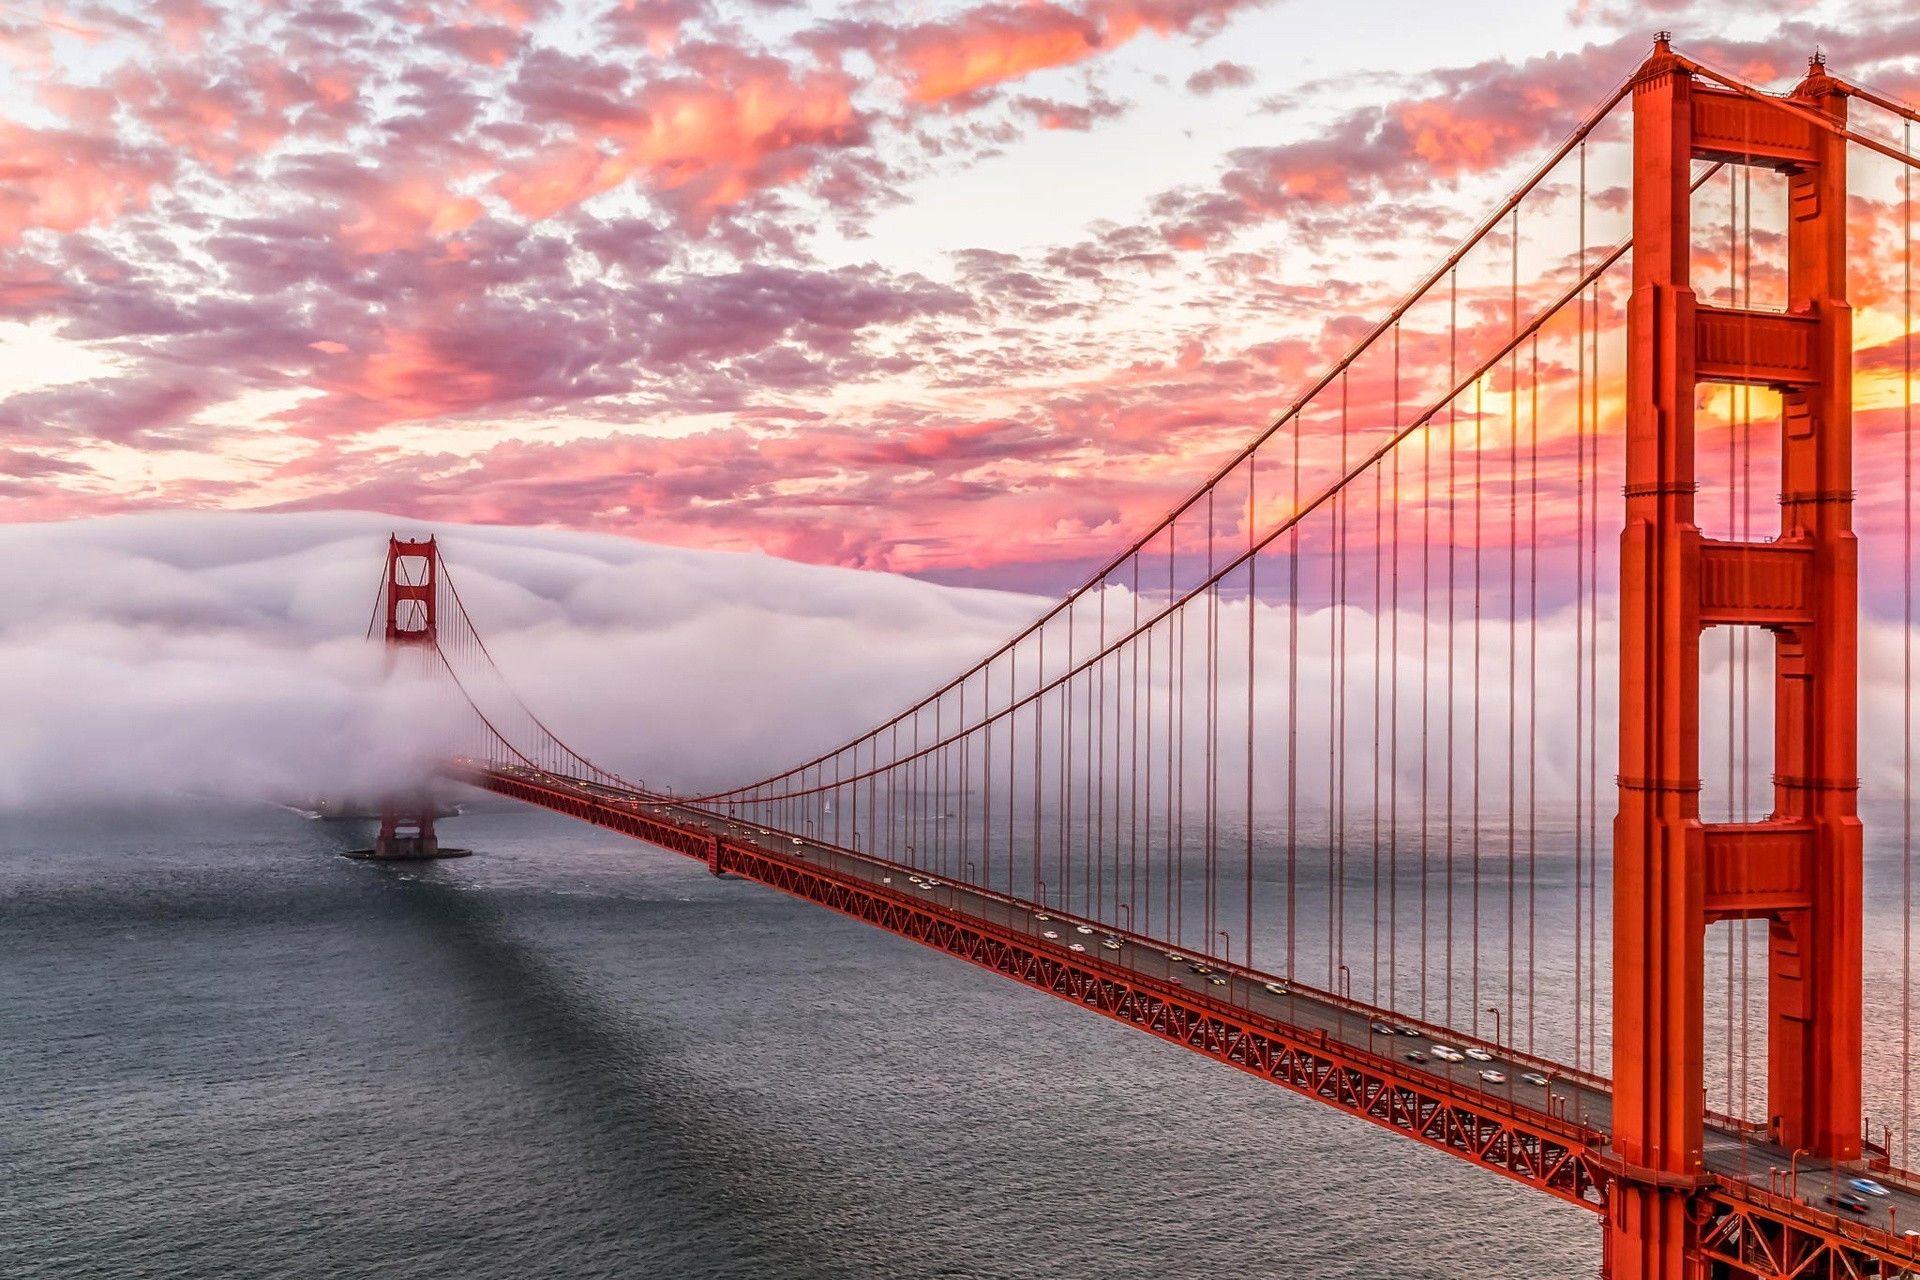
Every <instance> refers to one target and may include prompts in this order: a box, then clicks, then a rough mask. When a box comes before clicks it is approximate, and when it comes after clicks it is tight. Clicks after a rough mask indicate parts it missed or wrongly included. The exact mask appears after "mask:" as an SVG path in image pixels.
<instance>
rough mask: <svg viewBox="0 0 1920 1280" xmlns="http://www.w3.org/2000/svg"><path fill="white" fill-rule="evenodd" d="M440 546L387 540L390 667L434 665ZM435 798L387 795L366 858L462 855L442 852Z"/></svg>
mask: <svg viewBox="0 0 1920 1280" xmlns="http://www.w3.org/2000/svg"><path fill="white" fill-rule="evenodd" d="M439 578H440V546H439V543H438V542H437V541H436V540H435V539H433V538H426V539H424V540H420V541H410V540H404V539H402V538H400V537H398V536H395V537H390V538H388V539H387V577H386V585H385V595H386V616H387V630H386V645H387V660H388V665H389V668H391V667H393V666H395V665H398V664H399V663H400V662H402V661H405V660H417V661H419V662H422V663H426V662H431V661H434V652H435V648H436V646H437V645H438V644H439V609H438V607H437V604H436V597H437V595H438V592H439ZM433 818H434V799H433V797H432V795H431V794H429V793H428V792H427V790H426V789H425V788H421V789H419V790H416V791H413V792H409V793H406V794H403V795H388V796H386V797H384V798H383V799H382V801H381V804H380V833H379V835H378V836H376V837H375V839H374V844H373V849H372V851H371V855H370V856H372V857H374V858H379V859H413V858H439V857H451V856H454V855H455V854H457V853H464V852H466V851H465V850H453V849H446V850H443V849H442V848H441V847H440V838H439V836H438V835H437V834H435V832H434V829H433Z"/></svg>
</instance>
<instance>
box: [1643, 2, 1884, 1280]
mask: <svg viewBox="0 0 1920 1280" xmlns="http://www.w3.org/2000/svg"><path fill="white" fill-rule="evenodd" d="M1793 98H1794V100H1795V102H1796V103H1798V104H1799V106H1798V107H1797V108H1796V109H1794V110H1789V109H1787V108H1786V107H1784V106H1782V105H1779V104H1776V103H1772V102H1769V101H1767V100H1765V99H1762V98H1758V97H1749V96H1743V95H1738V94H1735V93H1731V92H1727V91H1724V90H1720V89H1716V88H1710V87H1705V86H1700V85H1697V84H1696V83H1695V81H1694V77H1693V74H1692V71H1691V68H1690V64H1686V63H1684V62H1683V61H1681V60H1680V59H1677V58H1675V57H1674V56H1673V55H1672V52H1671V50H1670V49H1669V48H1668V47H1667V45H1666V42H1665V41H1664V40H1662V41H1661V42H1660V44H1659V46H1658V47H1657V48H1656V50H1655V53H1654V55H1653V57H1652V58H1651V59H1649V61H1648V62H1647V63H1646V65H1645V66H1644V67H1643V68H1642V69H1641V72H1640V75H1639V77H1638V78H1637V80H1636V83H1635V85H1634V90H1633V109H1634V243H1635V251H1634V269H1633V297H1632V301H1631V303H1630V307H1629V312H1628V365H1627V368H1628V386H1627V422H1626V428H1627V464H1626V465H1627V474H1626V500H1627V522H1626V528H1625V530H1624V532H1623V534H1622V539H1621V618H1620V626H1621V677H1620V690H1621V697H1620V779H1619V788H1620V812H1619V817H1618V819H1617V823H1616V826H1615V833H1614V859H1615V873H1614V913H1615V931H1614V1080H1615V1113H1614V1144H1615V1149H1616V1151H1617V1152H1618V1153H1619V1156H1620V1159H1621V1161H1622V1165H1621V1174H1622V1177H1621V1181H1620V1183H1619V1185H1618V1186H1617V1188H1616V1189H1615V1194H1614V1196H1613V1203H1612V1204H1611V1206H1610V1212H1609V1215H1608V1221H1609V1225H1608V1238H1607V1243H1608V1262H1609V1266H1610V1269H1611V1270H1610V1273H1611V1274H1612V1275H1613V1276H1614V1277H1616V1278H1618V1280H1639V1278H1640V1277H1656V1276H1680V1275H1690V1274H1696V1272H1695V1271H1694V1270H1691V1269H1690V1268H1695V1267H1698V1266H1699V1265H1700V1259H1701V1258H1702V1257H1703V1251H1704V1250H1705V1249H1706V1248H1707V1239H1706V1237H1705V1236H1703V1234H1702V1232H1703V1229H1704V1228H1705V1227H1706V1226H1707V1224H1708V1221H1709V1220H1708V1219H1705V1218H1703V1217H1702V1216H1701V1215H1699V1214H1697V1213H1695V1212H1692V1211H1691V1210H1690V1208H1689V1200H1690V1198H1691V1197H1692V1196H1693V1195H1694V1193H1695V1192H1697V1191H1698V1190H1699V1189H1700V1188H1701V1187H1702V1186H1703V1185H1704V1181H1705V1174H1704V1173H1703V1168H1702V1112H1703V1107H1702V1106H1701V1099H1702V1098H1703V1096H1704V1069H1703V1068H1704V1064H1703V1060H1702V1059H1703V1053H1702V1044H1703V1038H1704V1013H1703V996H1704V985H1705V974H1704V935H1705V929H1706V926H1707V923H1708V921H1709V920H1710V919H1733V918H1760V919H1766V920H1768V921H1769V923H1770V928H1771V938H1772V946H1771V955H1770V965H1769V978H1770V981H1769V991H1768V1003H1769V1010H1770V1016H1771V1028H1770V1035H1769V1037H1768V1057H1769V1063H1768V1068H1769V1070H1768V1115H1769V1120H1768V1124H1767V1129H1768V1132H1769V1134H1770V1136H1771V1138H1772V1140H1773V1141H1775V1142H1777V1143H1778V1144H1780V1145H1781V1146H1783V1147H1786V1148H1788V1149H1794V1148H1805V1149H1806V1150H1808V1151H1809V1152H1811V1153H1813V1154H1815V1155H1817V1156H1820V1157H1826V1158H1831V1159H1841V1160H1845V1159H1854V1158H1857V1157H1858V1156H1859V1155H1860V986H1861V956H1860V945H1861V901H1860V824H1859V820H1858V818H1857V816H1856V815H1855V811H1854V792H1855V788H1856V786H1857V779H1856V777H1855V773H1856V765H1855V744H1854V736H1855V708H1854V698H1855V692H1854V690H1855V681H1854V661H1855V658H1854V654H1855V638H1854V625H1855V624H1854V616H1855V614H1854V611H1855V592H1856V569H1855V554H1854V551H1855V548H1854V538H1853V533H1852V529H1851V526H1850V523H1849V513H1850V509H1851V502H1852V494H1851V488H1852V481H1851V462H1850V452H1849V449H1850V426H1851V424H1850V421H1849V413H1850V405H1851V395H1852V381H1851V368H1852V366H1851V355H1850V352H1851V341H1850V326H1849V321H1848V310H1847V305H1846V302H1845V261H1846V254H1845V248H1846V241H1845V235H1846V220H1845V200H1846V166H1845V139H1844V138H1843V137H1840V136H1838V135H1836V134H1835V133H1834V132H1832V131H1828V130H1822V129H1819V128H1816V127H1814V126H1813V125H1811V124H1809V123H1808V121H1807V120H1806V118H1805V115H1804V112H1805V109H1806V108H1808V107H1811V108H1814V109H1816V110H1818V111H1821V112H1823V113H1825V114H1826V115H1827V116H1829V117H1830V118H1831V119H1833V120H1834V121H1836V122H1840V123H1844V120H1845V97H1844V95H1843V94H1841V93H1840V92H1839V91H1838V90H1837V87H1836V85H1835V82H1833V81H1832V80H1830V79H1829V78H1828V77H1827V76H1826V75H1825V72H1824V69H1823V68H1821V67H1819V66H1815V67H1814V68H1813V69H1812V70H1811V71H1810V72H1809V74H1808V76H1807V78H1806V79H1805V80H1804V81H1803V82H1802V83H1801V85H1800V86H1799V87H1798V88H1797V89H1796V90H1795V91H1794V94H1793ZM1697 159H1707V160H1713V161H1720V162H1726V163H1734V164H1749V165H1765V166H1768V167H1771V168H1776V169H1780V170H1783V171H1784V172H1785V173H1786V176H1787V181H1788V186H1789V193H1790V197H1791V217H1790V225H1789V231H1788V237H1787V240H1788V245H1787V274H1788V280H1789V309H1788V312H1787V313H1786V314H1785V315H1779V316H1774V315H1761V314H1754V313H1747V312H1741V311H1731V310H1719V309H1710V308H1705V307H1700V306H1698V305H1696V302H1695V298H1694V292H1693V289H1692V287H1691V270H1692V263H1691V242H1690V232H1691V211H1690V207H1689V200H1688V188H1689V185H1690V183H1691V177H1692V166H1693V163H1694V161H1695V160H1697ZM1707 381H1721V382H1740V383H1750V384H1760V385H1765V386H1771V387H1775V388H1778V389H1779V391H1780V392H1781V395H1782V397H1783V400H1784V404H1785V410H1784V413H1783V415H1782V427H1781V430H1782V451H1783V463H1782V473H1783V474H1782V489H1783V495H1782V507H1781V536H1780V539H1779V541H1778V542H1776V543H1773V544H1771V545H1768V546H1757V545H1741V544H1736V543H1712V542H1709V541H1708V540H1706V539H1704V538H1702V536H1701V534H1700V530H1699V527H1698V526H1697V524H1696V523H1695V516H1694V490H1695V483H1696V474H1695V459H1694V405H1695V388H1696V385H1697V384H1699V383H1701V382H1707ZM1742 624H1743V625H1755V626H1761V627H1764V628H1766V629H1767V630H1768V631H1769V632H1770V633H1771V634H1772V635H1773V636H1774V639H1775V645H1776V647H1775V654H1776V661H1775V669H1776V690H1775V704H1776V716H1775V720H1776V735H1777V738H1776V744H1775V759H1776V761H1777V769H1778V772H1777V773H1776V775H1775V799H1774V810H1773V814H1772V816H1771V817H1770V818H1768V819H1767V820H1766V821H1763V822H1758V823H1743V824H1739V825H1738V826H1737V827H1735V826H1731V825H1729V826H1727V827H1724V828H1718V829H1716V827H1714V826H1711V825H1707V824H1703V823H1702V822H1701V820H1700V798H1699V795H1700V759H1699V735H1700V723H1699V721H1700V702H1699V665H1700V637H1701V632H1702V630H1703V629H1704V628H1705V627H1707V626H1710V625H1742Z"/></svg>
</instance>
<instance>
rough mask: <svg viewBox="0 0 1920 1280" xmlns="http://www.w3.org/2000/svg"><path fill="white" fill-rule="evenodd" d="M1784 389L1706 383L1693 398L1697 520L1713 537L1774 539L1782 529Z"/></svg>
mask: <svg viewBox="0 0 1920 1280" xmlns="http://www.w3.org/2000/svg"><path fill="white" fill-rule="evenodd" d="M1780 446H1781V404H1780V393H1779V392H1778V391H1775V390H1774V389H1773V388H1772V387H1755V386H1745V385H1735V384H1732V383H1702V384H1701V385H1700V386H1699V388H1698V389H1697V391H1696V393H1695V399H1694V475H1695V484H1696V487H1695V490H1694V501H1693V511H1694V522H1695V523H1696V524H1698V525H1699V526H1700V532H1701V533H1703V534H1705V535H1706V536H1707V537H1709V538H1718V539H1720V540H1722V541H1726V542H1772V541H1773V540H1774V539H1775V538H1777V537H1778V536H1779V534H1780V474H1781V472H1780V458H1781V450H1780Z"/></svg>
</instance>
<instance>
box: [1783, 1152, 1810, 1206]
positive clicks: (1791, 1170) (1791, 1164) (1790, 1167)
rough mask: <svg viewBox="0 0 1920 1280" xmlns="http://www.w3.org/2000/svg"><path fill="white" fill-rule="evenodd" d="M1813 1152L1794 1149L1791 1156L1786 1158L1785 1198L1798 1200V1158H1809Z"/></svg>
mask: <svg viewBox="0 0 1920 1280" xmlns="http://www.w3.org/2000/svg"><path fill="white" fill-rule="evenodd" d="M1812 1154H1813V1152H1812V1151H1811V1150H1810V1149H1809V1148H1806V1147H1795V1148H1794V1149H1793V1154H1792V1155H1790V1156H1788V1157H1787V1196H1788V1197H1789V1198H1790V1199H1794V1200H1798V1199H1799V1198H1800V1157H1801V1156H1810V1155H1812Z"/></svg>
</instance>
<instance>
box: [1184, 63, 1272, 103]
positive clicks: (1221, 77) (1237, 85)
mask: <svg viewBox="0 0 1920 1280" xmlns="http://www.w3.org/2000/svg"><path fill="white" fill-rule="evenodd" d="M1256 78H1257V76H1256V73H1255V72H1254V69H1253V68H1252V67H1249V66H1246V65H1244V64H1242V63H1238V62H1229V61H1227V60H1225V59H1222V60H1221V61H1219V62H1216V63H1214V64H1213V65H1212V66H1210V67H1204V68H1202V69H1201V70H1199V71H1196V72H1194V73H1193V74H1192V75H1190V76H1188V77H1187V89H1188V90H1189V91H1190V92H1193V93H1197V94H1199V95H1200V96H1201V97H1206V96H1207V95H1208V94H1212V93H1217V92H1218V91H1220V90H1221V89H1244V88H1245V87H1246V86H1248V85H1250V84H1252V83H1253V82H1254V80H1255V79H1256Z"/></svg>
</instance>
